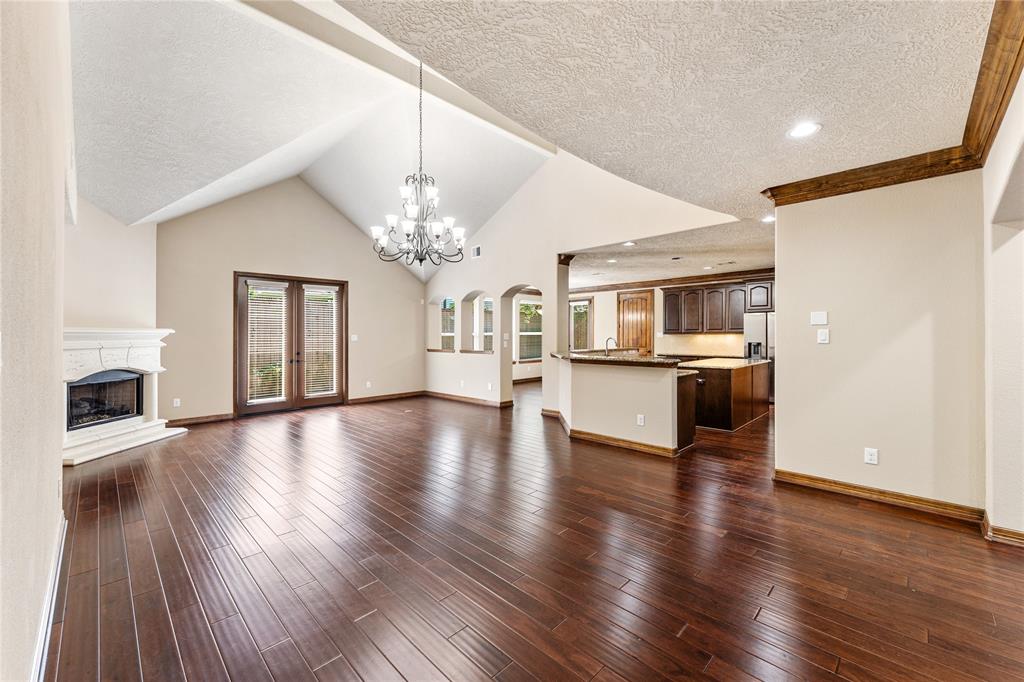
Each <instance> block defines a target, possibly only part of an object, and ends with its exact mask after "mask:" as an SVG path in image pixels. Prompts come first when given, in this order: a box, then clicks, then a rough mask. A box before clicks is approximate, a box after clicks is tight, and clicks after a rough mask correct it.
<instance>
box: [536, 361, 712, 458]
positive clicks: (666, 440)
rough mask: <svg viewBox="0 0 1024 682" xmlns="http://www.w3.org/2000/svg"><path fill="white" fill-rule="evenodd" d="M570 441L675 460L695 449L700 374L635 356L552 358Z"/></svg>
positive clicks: (675, 365) (561, 415)
mask: <svg viewBox="0 0 1024 682" xmlns="http://www.w3.org/2000/svg"><path fill="white" fill-rule="evenodd" d="M551 356H552V357H554V358H556V359H558V360H559V382H558V386H559V397H558V398H559V400H558V403H559V415H558V416H559V418H560V420H561V423H562V427H563V428H564V429H565V430H566V433H568V435H569V437H570V438H573V439H575V440H587V441H593V442H598V443H605V444H608V445H615V446H618V447H622V448H628V449H631V450H636V451H639V452H645V453H648V454H655V455H661V456H665V457H675V456H676V455H678V454H679V453H680V452H681V451H682V450H684V449H686V448H687V447H689V446H690V445H692V444H693V437H694V415H695V401H696V379H697V374H698V372H697V371H696V370H692V369H685V368H684V369H678V368H677V365H678V361H677V360H674V359H670V358H659V357H652V356H646V355H640V354H638V353H636V352H635V351H622V350H620V351H611V352H606V351H603V350H600V351H582V352H579V351H577V352H571V353H552V354H551Z"/></svg>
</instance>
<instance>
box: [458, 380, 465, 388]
mask: <svg viewBox="0 0 1024 682" xmlns="http://www.w3.org/2000/svg"><path fill="white" fill-rule="evenodd" d="M465 387H466V380H465V379H459V388H465Z"/></svg>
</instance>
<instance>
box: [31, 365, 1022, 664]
mask: <svg viewBox="0 0 1024 682" xmlns="http://www.w3.org/2000/svg"><path fill="white" fill-rule="evenodd" d="M539 391H540V389H539V384H523V385H520V386H517V388H516V400H517V404H516V407H515V408H513V409H510V410H496V409H493V408H487V407H477V406H473V405H466V404H461V403H453V402H446V401H441V400H437V399H432V398H413V399H406V400H396V401H392V402H384V403H372V404H366V405H358V406H352V407H341V408H337V407H332V408H318V409H314V410H309V411H305V412H293V413H288V414H279V415H270V416H262V417H253V418H249V419H245V420H240V421H234V422H223V423H218V424H208V425H203V426H196V427H193V428H192V429H191V431H190V433H189V434H187V435H185V436H182V437H179V438H176V439H172V440H169V441H164V442H162V443H158V444H154V445H152V446H148V447H143V448H138V449H136V450H132V451H129V452H126V453H123V454H120V455H116V456H113V457H108V458H106V459H103V460H99V461H96V462H93V463H90V464H85V465H82V466H79V467H75V468H73V469H65V484H64V485H65V494H64V502H65V511H66V514H67V518H68V522H69V532H68V535H67V541H66V543H65V549H64V563H63V572H62V575H61V578H60V593H59V595H58V603H57V605H56V612H55V623H54V627H53V630H52V635H51V643H50V649H49V661H48V666H47V678H48V679H54V678H58V679H62V680H75V681H78V680H87V679H95V678H101V679H125V680H129V679H136V678H141V677H145V678H147V679H164V680H177V679H183V678H188V679H191V680H218V679H227V678H231V679H235V680H245V681H251V680H263V679H271V678H276V679H285V680H288V681H289V682H294V681H297V680H306V679H314V678H319V679H321V680H357V679H360V678H361V679H363V680H397V679H401V678H403V677H404V678H406V679H409V680H432V679H443V678H445V677H447V678H452V679H477V680H483V679H486V678H489V677H493V678H495V679H498V680H502V681H505V682H511V681H513V680H525V679H532V678H536V679H539V680H572V679H582V680H597V681H600V682H612V681H614V680H622V679H629V680H659V679H665V678H715V679H730V680H740V679H752V678H757V679H766V680H781V679H797V678H804V679H826V678H846V679H856V680H903V679H934V680H959V679H986V680H1008V679H1014V678H1022V677H1024V551H1022V550H1018V549H1014V548H1011V547H1006V546H1000V545H991V544H988V543H986V542H985V541H984V540H983V539H982V538H981V536H980V535H979V532H978V529H977V528H975V527H971V526H969V525H966V524H960V523H955V522H949V521H944V520H941V519H937V518H934V517H929V516H926V515H923V514H918V513H914V512H909V511H903V510H899V509H895V508H890V507H886V506H884V505H879V504H874V503H870V502H864V501H858V500H854V499H852V498H846V497H842V496H837V495H832V494H829V493H821V492H816V491H810V490H804V489H800V488H795V487H787V486H785V485H781V484H780V485H773V483H772V482H771V480H770V472H771V466H772V464H771V461H772V457H771V449H772V432H771V428H772V426H771V422H770V420H769V419H767V418H763V419H760V420H758V421H757V422H754V423H753V424H751V425H749V426H747V427H745V428H744V429H742V430H741V431H739V432H737V433H735V434H724V433H716V432H709V431H703V430H699V433H698V443H697V446H696V447H695V448H692V449H691V450H690V451H688V452H687V453H686V454H685V455H684V456H683V457H681V458H679V459H678V460H674V461H673V460H666V459H662V458H658V457H647V456H643V455H636V454H631V453H628V452H625V451H621V450H616V449H614V448H611V447H606V446H600V445H590V444H582V443H570V442H569V440H568V439H567V438H566V436H565V434H564V433H563V432H562V429H561V427H560V426H559V425H558V423H557V421H555V420H552V419H544V418H542V417H541V416H540V415H539V410H540V392H539Z"/></svg>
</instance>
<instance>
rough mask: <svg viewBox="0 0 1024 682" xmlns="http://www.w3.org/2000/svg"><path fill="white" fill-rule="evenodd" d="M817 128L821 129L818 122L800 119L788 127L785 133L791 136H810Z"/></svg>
mask: <svg viewBox="0 0 1024 682" xmlns="http://www.w3.org/2000/svg"><path fill="white" fill-rule="evenodd" d="M819 130H821V124H820V123H815V122H814V121H801V122H800V123H797V124H796V125H795V126H793V127H792V128H790V129H789V132H788V133H786V134H787V135H789V136H790V137H793V138H801V137H810V136H811V135H813V134H814V133H816V132H818V131H819Z"/></svg>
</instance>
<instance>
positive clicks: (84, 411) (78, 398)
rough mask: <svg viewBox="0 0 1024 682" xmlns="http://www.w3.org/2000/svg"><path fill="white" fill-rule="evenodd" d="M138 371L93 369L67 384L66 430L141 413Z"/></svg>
mask: <svg viewBox="0 0 1024 682" xmlns="http://www.w3.org/2000/svg"><path fill="white" fill-rule="evenodd" d="M142 376H143V375H142V374H140V373H138V372H132V371H129V370H120V369H115V370H108V371H106V372H96V373H95V374H90V375H89V376H87V377H85V378H83V379H79V380H78V381H75V382H72V383H69V384H68V431H74V430H75V429H84V428H88V427H90V426H98V425H99V424H106V423H108V422H113V421H117V420H119V419H129V418H131V417H139V416H141V415H142Z"/></svg>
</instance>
